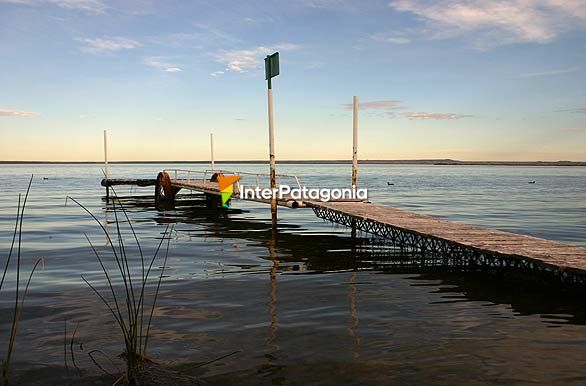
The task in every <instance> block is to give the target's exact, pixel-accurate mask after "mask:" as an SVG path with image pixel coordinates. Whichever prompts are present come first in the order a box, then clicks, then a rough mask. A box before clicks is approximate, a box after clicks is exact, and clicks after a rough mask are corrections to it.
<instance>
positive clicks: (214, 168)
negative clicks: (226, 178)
mask: <svg viewBox="0 0 586 386" xmlns="http://www.w3.org/2000/svg"><path fill="white" fill-rule="evenodd" d="M210 158H211V160H212V171H214V170H216V165H215V164H214V133H210Z"/></svg>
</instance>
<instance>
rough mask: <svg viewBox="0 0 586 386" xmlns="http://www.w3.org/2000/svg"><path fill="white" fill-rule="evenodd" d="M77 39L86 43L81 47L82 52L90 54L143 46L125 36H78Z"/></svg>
mask: <svg viewBox="0 0 586 386" xmlns="http://www.w3.org/2000/svg"><path fill="white" fill-rule="evenodd" d="M76 40H77V41H79V42H81V43H83V44H84V45H83V46H82V47H80V48H79V50H80V51H82V52H87V53H90V54H102V53H108V52H110V53H112V52H117V51H122V50H131V49H134V48H137V47H141V46H142V44H140V43H139V42H137V41H136V40H132V39H127V38H123V37H111V38H96V39H90V38H78V39H76Z"/></svg>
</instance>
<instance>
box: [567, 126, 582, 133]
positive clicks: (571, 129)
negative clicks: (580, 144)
mask: <svg viewBox="0 0 586 386" xmlns="http://www.w3.org/2000/svg"><path fill="white" fill-rule="evenodd" d="M562 131H568V132H571V133H586V126H584V127H564V128H563V129H562Z"/></svg>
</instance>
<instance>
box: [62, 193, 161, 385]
mask: <svg viewBox="0 0 586 386" xmlns="http://www.w3.org/2000/svg"><path fill="white" fill-rule="evenodd" d="M112 192H113V198H112V209H113V212H114V216H115V220H114V223H115V226H116V234H115V236H114V237H113V238H112V237H111V236H110V234H109V232H108V230H107V229H106V227H105V226H104V225H103V224H102V223H101V222H100V220H99V219H98V218H97V217H96V216H95V215H94V214H93V213H92V212H91V211H90V210H89V209H88V208H87V207H86V206H84V205H83V204H81V203H80V202H79V201H77V200H76V199H74V198H72V197H68V199H71V200H72V201H73V202H75V203H76V204H77V205H78V206H79V207H81V208H82V209H83V210H84V211H85V212H86V213H88V214H89V215H90V216H91V217H92V218H93V219H94V221H95V222H96V223H97V224H98V225H99V226H100V228H101V230H102V233H103V234H104V236H105V237H106V240H107V248H108V250H109V251H111V254H112V255H111V259H110V263H111V264H112V265H113V269H112V270H110V269H108V260H107V259H106V256H104V255H103V254H101V253H100V252H99V251H98V248H96V246H95V245H94V244H93V243H92V241H91V240H90V238H89V237H88V235H87V234H86V233H84V236H85V237H86V239H87V241H88V244H89V246H90V248H91V250H92V251H93V254H94V255H95V257H96V259H97V261H98V262H99V264H100V267H101V270H102V272H103V275H104V279H105V284H106V285H105V287H104V289H99V288H98V287H97V286H96V285H94V284H92V283H90V282H89V281H88V280H87V279H86V278H85V277H84V276H83V275H82V280H83V281H84V282H85V283H86V284H87V285H88V286H89V287H90V288H91V289H92V291H93V292H94V293H95V294H96V295H97V297H98V298H99V299H100V300H101V301H102V303H104V305H105V306H106V307H107V308H108V311H109V312H110V313H111V314H112V316H113V317H114V319H115V320H116V324H117V325H118V327H119V329H120V332H121V333H122V336H123V338H124V352H123V353H122V354H121V357H122V358H124V360H125V361H126V365H127V366H126V372H125V373H124V374H122V375H121V376H120V378H119V379H118V380H117V381H116V382H115V383H116V384H118V383H120V382H122V381H124V383H126V384H131V385H135V384H141V383H142V379H141V370H142V369H143V368H144V366H145V365H146V364H148V363H149V362H150V361H149V359H148V358H147V346H148V341H149V336H150V329H151V323H152V319H153V314H154V311H155V305H156V302H157V298H158V295H159V290H160V287H161V281H162V279H163V275H164V272H165V267H166V265H167V258H168V255H169V243H170V237H169V235H170V233H171V231H172V229H171V230H170V226H169V225H167V227H166V229H165V231H164V233H163V236H162V237H161V239H160V241H159V243H158V245H157V248H156V249H155V252H154V254H153V255H152V257H149V258H147V257H145V253H144V252H143V249H142V247H141V244H140V241H139V239H138V236H137V234H136V232H135V230H134V227H133V226H132V222H131V221H130V219H129V217H128V214H127V212H126V210H125V209H124V207H123V206H122V203H121V202H120V199H119V198H118V196H117V194H116V192H115V191H114V189H112ZM120 214H122V216H123V218H120ZM123 222H124V223H126V224H128V227H129V229H130V232H131V233H132V236H133V239H134V243H135V244H136V246H137V251H138V257H135V258H131V257H130V256H129V254H128V253H127V252H128V247H127V246H126V244H125V241H124V237H123V234H122V227H121V223H123ZM165 240H166V241H167V243H166V247H165V254H164V257H163V262H162V268H161V273H160V275H158V276H155V275H152V270H153V267H154V265H155V262H156V261H157V259H158V257H159V254H160V252H161V249H162V248H163V245H164V241H165ZM137 263H138V264H140V266H136V265H135V264H137ZM116 280H119V281H120V282H121V284H118V285H117V284H116ZM151 282H153V283H154V284H155V290H154V293H152V295H151V296H152V298H151V302H150V303H151V304H150V307H149V306H147V304H146V301H145V300H146V298H147V287H148V286H149V284H151Z"/></svg>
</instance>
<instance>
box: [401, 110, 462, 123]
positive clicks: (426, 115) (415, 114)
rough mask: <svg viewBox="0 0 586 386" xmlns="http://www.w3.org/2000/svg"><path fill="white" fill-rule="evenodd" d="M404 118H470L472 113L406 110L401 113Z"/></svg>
mask: <svg viewBox="0 0 586 386" xmlns="http://www.w3.org/2000/svg"><path fill="white" fill-rule="evenodd" d="M402 115H403V116H404V117H405V118H408V119H411V120H430V119H431V120H436V121H438V120H454V119H462V118H470V117H473V115H467V114H455V113H430V112H425V111H407V112H404V113H402Z"/></svg>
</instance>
